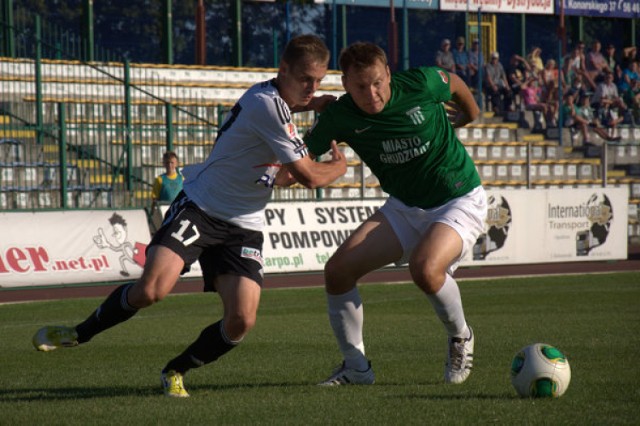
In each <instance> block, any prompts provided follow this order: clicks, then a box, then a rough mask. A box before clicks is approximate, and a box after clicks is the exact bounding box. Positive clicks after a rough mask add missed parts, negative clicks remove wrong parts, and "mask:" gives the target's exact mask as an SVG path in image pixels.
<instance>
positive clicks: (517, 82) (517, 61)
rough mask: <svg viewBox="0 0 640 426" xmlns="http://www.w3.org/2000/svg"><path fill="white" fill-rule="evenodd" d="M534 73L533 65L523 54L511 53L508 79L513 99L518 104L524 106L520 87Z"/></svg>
mask: <svg viewBox="0 0 640 426" xmlns="http://www.w3.org/2000/svg"><path fill="white" fill-rule="evenodd" d="M532 75H533V74H532V72H531V67H530V66H529V64H528V63H527V61H526V60H525V59H524V58H523V57H522V56H520V55H515V54H514V55H511V59H510V60H509V68H508V71H507V79H508V81H509V87H511V93H512V94H513V100H514V101H515V103H516V104H517V105H518V106H522V96H520V89H521V88H522V87H523V86H524V85H525V84H526V83H527V81H528V79H529V77H530V76H532Z"/></svg>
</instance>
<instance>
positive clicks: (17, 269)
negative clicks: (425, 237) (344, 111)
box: [0, 187, 629, 288]
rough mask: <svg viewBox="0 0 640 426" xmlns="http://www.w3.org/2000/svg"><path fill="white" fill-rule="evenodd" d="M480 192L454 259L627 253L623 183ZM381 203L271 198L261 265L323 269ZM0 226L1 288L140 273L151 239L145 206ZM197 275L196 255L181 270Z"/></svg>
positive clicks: (544, 259)
mask: <svg viewBox="0 0 640 426" xmlns="http://www.w3.org/2000/svg"><path fill="white" fill-rule="evenodd" d="M487 195H488V201H489V209H488V216H487V220H486V225H485V232H484V233H483V234H482V235H481V236H480V237H479V238H478V240H477V242H476V243H475V245H474V246H473V247H472V248H471V249H470V250H469V252H468V253H467V255H466V256H465V258H464V259H463V260H462V262H461V266H482V265H508V264H512V265H513V264H525V263H550V262H576V261H595V260H615V259H626V258H627V222H628V218H627V209H628V197H629V189H628V188H627V187H621V188H584V189H545V190H542V189H541V190H489V191H487ZM383 203H384V200H345V201H322V202H286V203H283V202H273V203H270V204H269V205H268V207H267V209H266V211H265V220H266V225H267V226H266V228H265V231H264V249H263V258H264V271H265V273H287V272H306V271H322V269H323V268H324V264H325V263H326V262H327V260H329V257H330V256H331V255H332V254H333V253H334V252H335V251H336V249H337V248H338V246H340V244H342V242H344V241H345V240H346V239H347V238H348V237H349V235H350V234H351V233H352V232H353V231H354V230H355V229H356V228H357V227H358V226H359V225H360V224H361V223H362V222H363V221H365V220H366V219H367V218H368V217H370V216H371V215H372V214H373V213H375V212H376V211H377V210H378V209H379V208H380V207H381V206H382V205H383ZM35 223H37V226H34V224H35ZM0 234H1V235H2V239H1V240H0V288H1V287H22V286H33V285H50V284H75V283H91V282H104V281H118V280H125V279H134V278H138V277H139V276H140V274H141V273H142V266H143V265H144V261H145V256H144V250H145V248H146V244H148V241H149V238H150V233H149V227H148V224H147V218H146V215H145V213H144V211H142V210H124V211H109V210H105V211H103V210H99V211H71V212H38V213H0ZM201 274H202V270H201V268H200V265H199V264H198V263H196V264H194V265H192V268H191V272H189V273H188V274H187V275H186V276H187V277H198V276H201Z"/></svg>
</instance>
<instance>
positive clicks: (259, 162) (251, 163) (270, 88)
mask: <svg viewBox="0 0 640 426" xmlns="http://www.w3.org/2000/svg"><path fill="white" fill-rule="evenodd" d="M306 155H307V150H306V147H305V145H304V142H303V141H302V139H301V138H300V137H299V135H298V130H297V128H296V126H295V125H294V124H293V122H292V121H291V111H290V110H289V107H288V106H287V104H286V103H285V101H284V100H283V99H282V98H281V97H280V94H279V92H278V89H277V87H276V86H275V81H274V80H270V81H266V82H263V83H258V84H256V85H254V86H253V87H251V88H250V89H249V90H247V92H245V94H244V95H242V97H241V98H240V99H239V100H238V102H237V103H236V104H235V105H234V107H233V108H232V109H231V111H230V112H229V113H228V114H227V116H226V117H225V120H224V122H223V125H222V127H221V128H220V129H219V132H218V137H217V139H216V143H215V145H214V147H213V149H212V151H211V153H210V154H209V157H208V158H207V160H206V161H205V162H204V163H200V164H195V165H191V166H186V167H185V168H184V169H183V171H182V173H183V175H184V177H185V182H184V191H185V193H186V194H187V196H188V197H189V199H191V200H192V201H194V202H195V203H196V204H197V205H198V207H200V208H201V209H202V210H203V211H204V212H205V213H207V214H208V215H211V216H213V217H215V218H218V219H222V220H225V221H228V222H231V223H233V224H235V225H238V226H240V227H242V228H246V229H252V230H257V231H260V230H262V228H263V227H264V209H265V207H266V204H267V202H268V201H269V198H270V196H271V192H272V190H273V182H274V179H275V175H276V173H277V171H278V170H279V168H280V165H281V164H283V163H290V162H293V161H296V160H299V159H301V158H303V157H304V156H306Z"/></svg>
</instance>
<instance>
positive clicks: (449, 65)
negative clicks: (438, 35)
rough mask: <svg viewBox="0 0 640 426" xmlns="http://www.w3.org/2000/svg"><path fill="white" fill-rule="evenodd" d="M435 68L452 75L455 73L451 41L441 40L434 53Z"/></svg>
mask: <svg viewBox="0 0 640 426" xmlns="http://www.w3.org/2000/svg"><path fill="white" fill-rule="evenodd" d="M436 66H439V67H440V68H442V69H445V70H447V71H449V72H452V73H455V72H456V62H455V60H454V59H453V53H451V41H450V40H449V39H448V38H445V39H443V40H442V43H440V49H438V52H437V53H436Z"/></svg>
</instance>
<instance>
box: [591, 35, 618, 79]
mask: <svg viewBox="0 0 640 426" xmlns="http://www.w3.org/2000/svg"><path fill="white" fill-rule="evenodd" d="M601 49H602V44H601V43H600V40H594V41H593V42H592V43H591V49H590V50H589V53H587V55H586V58H585V59H586V63H585V68H586V70H587V73H589V78H591V80H593V82H594V83H596V84H597V83H600V82H601V81H602V80H604V73H605V71H613V70H611V69H609V65H608V64H607V60H606V58H605V57H604V55H603V54H602V52H601Z"/></svg>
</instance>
